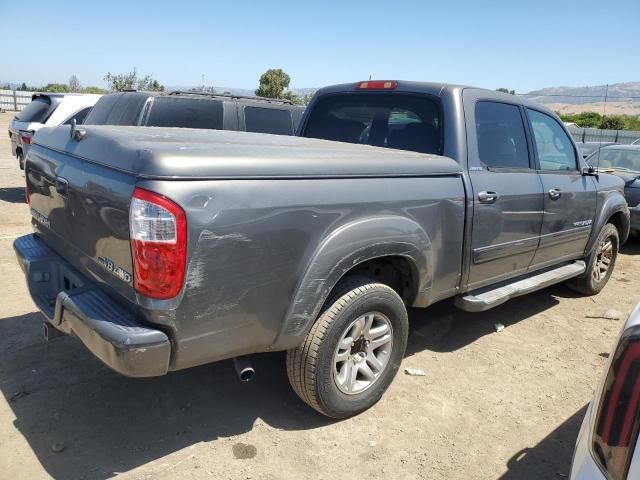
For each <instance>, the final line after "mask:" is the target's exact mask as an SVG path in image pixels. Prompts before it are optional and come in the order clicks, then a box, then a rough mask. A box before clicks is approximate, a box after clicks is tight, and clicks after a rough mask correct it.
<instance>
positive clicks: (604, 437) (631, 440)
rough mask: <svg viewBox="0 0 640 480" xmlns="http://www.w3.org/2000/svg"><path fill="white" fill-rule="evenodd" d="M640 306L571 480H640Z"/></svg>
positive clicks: (612, 362)
mask: <svg viewBox="0 0 640 480" xmlns="http://www.w3.org/2000/svg"><path fill="white" fill-rule="evenodd" d="M639 431H640V304H638V306H637V307H636V308H635V310H634V311H633V312H632V313H631V316H630V317H629V319H628V320H627V322H626V323H625V325H624V327H623V328H622V332H621V334H620V336H619V338H618V343H617V345H616V346H615V348H614V349H613V352H612V353H611V356H610V357H609V362H608V364H607V368H606V371H605V375H604V377H603V378H602V380H601V382H600V385H599V387H598V388H597V389H596V393H595V396H594V398H593V401H592V402H591V404H590V405H589V408H588V409H587V413H586V415H585V417H584V420H583V422H582V428H581V429H580V433H579V434H578V440H577V442H576V448H575V453H574V455H573V465H572V467H571V477H570V478H571V480H638V479H640V442H638V432H639Z"/></svg>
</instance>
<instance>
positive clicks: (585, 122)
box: [560, 112, 602, 128]
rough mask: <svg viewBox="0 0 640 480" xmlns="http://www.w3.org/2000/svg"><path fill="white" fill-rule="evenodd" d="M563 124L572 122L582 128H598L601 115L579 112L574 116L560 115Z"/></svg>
mask: <svg viewBox="0 0 640 480" xmlns="http://www.w3.org/2000/svg"><path fill="white" fill-rule="evenodd" d="M560 119H561V120H562V121H563V122H572V123H575V124H576V125H577V126H579V127H582V128H598V127H599V125H600V122H601V120H602V115H600V114H599V113H596V112H580V113H574V114H560Z"/></svg>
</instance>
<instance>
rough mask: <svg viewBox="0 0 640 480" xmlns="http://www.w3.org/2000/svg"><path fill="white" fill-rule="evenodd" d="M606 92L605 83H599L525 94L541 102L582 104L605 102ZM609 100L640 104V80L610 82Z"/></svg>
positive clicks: (551, 88)
mask: <svg viewBox="0 0 640 480" xmlns="http://www.w3.org/2000/svg"><path fill="white" fill-rule="evenodd" d="M605 92H606V86H605V85H597V86H594V87H549V88H543V89H541V90H534V91H532V92H529V93H527V94H525V95H526V96H527V98H530V99H531V100H535V101H536V102H540V103H555V104H572V105H580V104H584V103H596V102H603V101H604V99H605ZM629 97H636V98H629ZM607 101H608V102H623V103H629V104H640V82H625V83H614V84H610V85H609V91H608V93H607Z"/></svg>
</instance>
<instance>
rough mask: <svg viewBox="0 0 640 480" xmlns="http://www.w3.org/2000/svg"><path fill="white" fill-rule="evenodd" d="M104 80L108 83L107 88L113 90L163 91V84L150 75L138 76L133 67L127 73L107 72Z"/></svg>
mask: <svg viewBox="0 0 640 480" xmlns="http://www.w3.org/2000/svg"><path fill="white" fill-rule="evenodd" d="M104 81H105V82H107V83H108V84H109V88H110V89H111V90H112V91H114V92H122V91H123V90H147V91H154V92H163V91H164V86H163V85H160V83H159V82H158V81H157V80H155V79H154V78H153V77H151V75H145V76H144V77H138V72H137V70H136V69H135V67H134V68H133V71H132V72H129V73H118V74H112V73H111V72H108V73H107V74H106V75H105V76H104Z"/></svg>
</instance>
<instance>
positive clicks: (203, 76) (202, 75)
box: [202, 73, 204, 92]
mask: <svg viewBox="0 0 640 480" xmlns="http://www.w3.org/2000/svg"><path fill="white" fill-rule="evenodd" d="M202 91H203V92H204V73H203V74H202Z"/></svg>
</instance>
